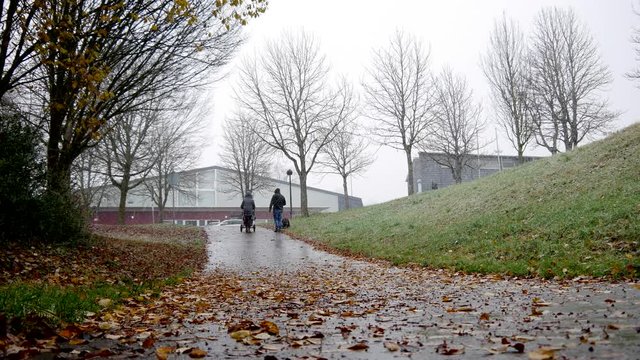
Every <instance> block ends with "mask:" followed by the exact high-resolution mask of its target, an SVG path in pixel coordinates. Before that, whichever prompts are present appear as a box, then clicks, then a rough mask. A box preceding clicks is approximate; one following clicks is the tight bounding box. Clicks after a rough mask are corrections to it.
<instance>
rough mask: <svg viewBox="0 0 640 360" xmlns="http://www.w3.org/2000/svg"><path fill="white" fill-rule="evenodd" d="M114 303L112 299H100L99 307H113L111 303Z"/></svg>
mask: <svg viewBox="0 0 640 360" xmlns="http://www.w3.org/2000/svg"><path fill="white" fill-rule="evenodd" d="M112 302H113V300H111V299H100V300H99V301H98V305H100V306H102V307H108V306H110V305H111V303H112Z"/></svg>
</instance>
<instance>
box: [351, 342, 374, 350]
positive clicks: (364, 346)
mask: <svg viewBox="0 0 640 360" xmlns="http://www.w3.org/2000/svg"><path fill="white" fill-rule="evenodd" d="M368 348H369V345H367V344H366V343H365V342H364V341H361V342H359V343H355V344H353V345H351V346H349V347H348V348H347V349H349V350H353V351H361V350H367V349H368Z"/></svg>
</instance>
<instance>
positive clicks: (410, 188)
mask: <svg viewBox="0 0 640 360" xmlns="http://www.w3.org/2000/svg"><path fill="white" fill-rule="evenodd" d="M405 154H406V155H407V169H408V171H407V193H408V195H413V193H414V192H415V190H414V189H413V161H412V159H411V148H408V149H407V148H405Z"/></svg>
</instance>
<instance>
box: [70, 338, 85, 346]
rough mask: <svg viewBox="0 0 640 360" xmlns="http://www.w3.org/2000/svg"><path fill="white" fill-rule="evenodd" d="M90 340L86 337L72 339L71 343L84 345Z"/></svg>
mask: <svg viewBox="0 0 640 360" xmlns="http://www.w3.org/2000/svg"><path fill="white" fill-rule="evenodd" d="M88 342H89V341H88V340H86V339H71V340H69V345H84V344H87V343H88Z"/></svg>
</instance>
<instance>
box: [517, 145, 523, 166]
mask: <svg viewBox="0 0 640 360" xmlns="http://www.w3.org/2000/svg"><path fill="white" fill-rule="evenodd" d="M518 164H520V165H522V164H524V149H523V148H522V146H520V147H518Z"/></svg>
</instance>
